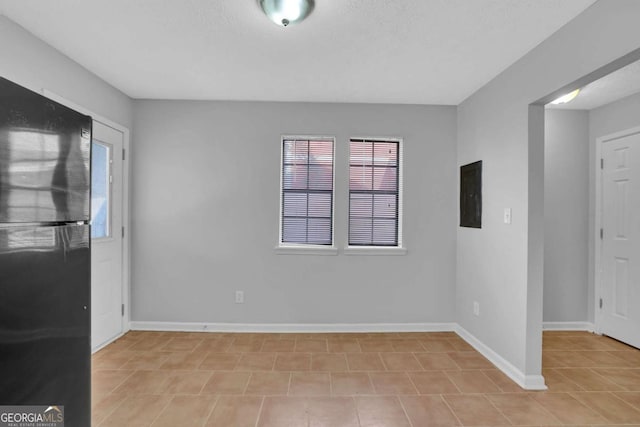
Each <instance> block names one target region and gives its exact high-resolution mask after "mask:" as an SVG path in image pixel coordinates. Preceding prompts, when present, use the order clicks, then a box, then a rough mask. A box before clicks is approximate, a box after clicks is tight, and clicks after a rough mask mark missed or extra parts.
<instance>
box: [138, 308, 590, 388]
mask: <svg viewBox="0 0 640 427" xmlns="http://www.w3.org/2000/svg"><path fill="white" fill-rule="evenodd" d="M557 325H559V323H558V322H554V323H553V324H549V325H548V326H550V327H551V326H557ZM563 325H564V328H563V329H562V330H567V329H566V328H568V327H569V326H572V327H573V328H578V327H580V328H579V329H570V330H588V328H587V327H588V325H592V324H589V323H587V322H570V325H568V324H565V323H563ZM129 326H130V328H131V330H132V331H171V332H240V333H241V332H271V333H288V332H297V333H322V332H325V333H327V332H338V333H340V332H345V333H348V332H365V333H366V332H371V333H375V332H456V333H457V334H458V335H460V337H462V338H463V339H464V340H465V341H466V342H468V343H469V345H471V346H472V347H473V348H475V349H476V350H477V351H478V352H480V353H481V354H482V355H483V356H484V357H486V358H487V359H488V360H489V361H490V362H491V363H493V364H494V365H495V366H496V367H497V368H498V369H500V370H501V371H502V372H503V373H504V374H505V375H507V376H508V377H509V378H511V379H512V380H513V381H514V382H515V383H516V384H518V385H519V386H520V387H522V388H524V389H526V390H546V389H547V386H546V385H545V383H544V377H543V376H542V375H525V374H524V373H523V372H522V371H520V370H519V369H518V368H516V367H515V366H513V365H512V364H511V363H510V362H508V361H507V360H506V359H504V358H503V357H502V356H500V355H499V354H498V353H496V352H495V351H493V350H492V349H491V348H489V347H488V346H487V345H485V344H484V343H483V342H482V341H480V340H479V339H478V338H476V337H475V336H473V335H472V334H471V333H470V332H468V331H467V330H466V329H464V328H463V327H461V326H459V325H458V324H457V323H453V322H452V323H202V322H199V323H197V322H145V321H131V322H130V324H129ZM545 329H547V328H545ZM547 330H549V329H547ZM555 330H560V329H555ZM591 330H593V327H591Z"/></svg>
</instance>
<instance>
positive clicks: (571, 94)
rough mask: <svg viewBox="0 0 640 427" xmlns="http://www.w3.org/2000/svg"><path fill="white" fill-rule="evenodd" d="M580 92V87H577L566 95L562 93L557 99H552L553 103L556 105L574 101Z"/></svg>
mask: <svg viewBox="0 0 640 427" xmlns="http://www.w3.org/2000/svg"><path fill="white" fill-rule="evenodd" d="M579 93H580V89H576V90H574V91H573V92H569V93H567V94H565V95H562V96H561V97H560V98H558V99H556V100H555V101H551V103H552V104H554V105H558V104H566V103H567V102H571V101H573V100H574V99H575V97H576V96H578V94H579Z"/></svg>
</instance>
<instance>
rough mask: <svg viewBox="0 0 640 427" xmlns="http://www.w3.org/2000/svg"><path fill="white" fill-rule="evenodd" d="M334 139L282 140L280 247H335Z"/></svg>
mask: <svg viewBox="0 0 640 427" xmlns="http://www.w3.org/2000/svg"><path fill="white" fill-rule="evenodd" d="M333 151H334V140H333V138H308V139H300V138H283V140H282V187H281V188H282V193H281V194H282V206H281V211H280V212H281V215H280V217H281V233H280V234H281V236H280V243H281V244H308V245H333V159H334V152H333Z"/></svg>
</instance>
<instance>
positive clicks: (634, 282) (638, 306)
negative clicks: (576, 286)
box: [599, 133, 640, 347]
mask: <svg viewBox="0 0 640 427" xmlns="http://www.w3.org/2000/svg"><path fill="white" fill-rule="evenodd" d="M601 153H602V161H603V164H602V184H601V185H602V187H601V188H602V195H601V201H602V221H601V224H602V234H601V236H602V249H601V251H602V252H601V253H602V256H601V274H602V276H601V282H600V283H601V286H600V291H601V294H600V297H601V298H602V300H601V301H599V305H600V307H601V309H600V310H601V312H600V322H599V327H600V331H601V332H602V333H603V334H605V335H608V336H611V337H613V338H616V339H618V340H620V341H623V342H625V343H627V344H630V345H633V346H635V347H640V133H633V134H630V135H627V136H623V137H619V138H615V139H610V140H604V141H603V142H602V146H601Z"/></svg>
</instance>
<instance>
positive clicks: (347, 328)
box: [131, 321, 456, 333]
mask: <svg viewBox="0 0 640 427" xmlns="http://www.w3.org/2000/svg"><path fill="white" fill-rule="evenodd" d="M455 329H456V324H455V323H202V322H200V323H196V322H138V321H132V322H131V330H134V331H172V332H174V331H176V332H270V333H287V332H301V333H305V332H309V333H316V332H317V333H322V332H346V333H348V332H368V333H375V332H454V331H455Z"/></svg>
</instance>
